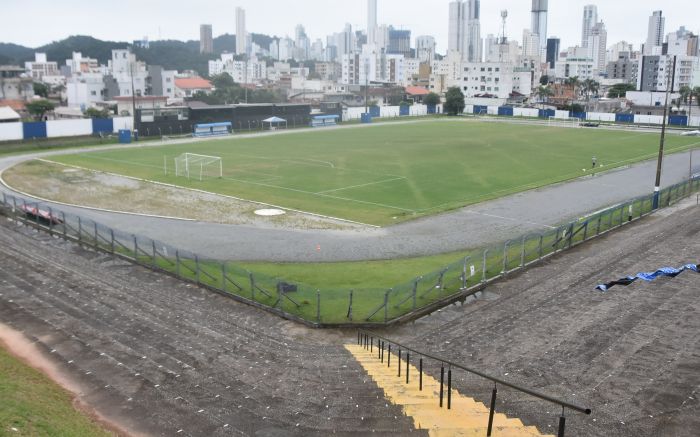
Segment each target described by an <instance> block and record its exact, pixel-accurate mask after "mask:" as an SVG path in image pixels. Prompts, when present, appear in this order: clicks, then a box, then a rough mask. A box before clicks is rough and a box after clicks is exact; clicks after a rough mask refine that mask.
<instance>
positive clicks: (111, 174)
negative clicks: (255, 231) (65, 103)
mask: <svg viewBox="0 0 700 437" xmlns="http://www.w3.org/2000/svg"><path fill="white" fill-rule="evenodd" d="M35 159H36V160H37V161H43V162H46V163H49V164H57V165H61V166H64V167H69V168H77V169H80V170H84V171H88V172H92V173H102V174H106V175H110V176H118V177H122V178H126V179H131V180H134V181H139V182H148V183H150V184H155V185H160V186H163V187H168V188H176V189H179V190H188V191H192V192H195V193H203V194H208V195H210V196H220V197H224V198H227V199H232V200H238V201H240V202H248V203H252V204H254V205H260V206H264V207H268V208H277V209H282V210H285V211H291V212H296V213H299V214H305V215H309V216H312V217H319V218H324V219H328V220H336V221H339V222H343V223H351V224H354V225H360V226H367V227H370V228H376V229H379V228H381V226H377V225H371V224H368V223H362V222H358V221H354V220H348V219H344V218H340V217H333V216H330V215H323V214H317V213H314V212H308V211H302V210H300V209H293V208H287V207H286V206H280V205H275V204H272V203H265V202H259V201H257V200H248V199H244V198H242V197H235V196H230V195H228V194H220V193H212V192H211V191H205V190H199V189H197V188H189V187H183V186H180V185H174V184H168V183H165V182H158V181H152V180H150V179H142V178H137V177H133V176H125V175H122V174H118V173H111V172H107V171H99V170H93V169H90V168H85V167H81V166H78V165H71V164H64V163H61V162H55V161H50V160H47V159H43V158H35ZM0 174H1V173H0ZM224 179H227V178H224ZM232 180H234V181H235V179H232ZM239 182H243V183H252V182H249V181H239ZM3 185H5V186H6V187H7V188H9V189H10V190H15V189H14V188H12V187H11V186H9V185H7V184H4V183H3ZM273 187H274V186H273ZM15 191H17V192H18V193H19V191H18V190H15ZM310 194H313V193H310ZM29 196H30V197H36V196H32V195H29ZM328 197H332V196H328ZM349 200H352V199H349ZM49 202H54V201H53V200H49ZM54 203H58V202H54ZM74 206H76V207H78V208H86V209H96V208H90V207H86V206H81V205H74ZM96 210H98V211H101V210H100V209H96ZM104 211H107V212H112V211H108V210H104ZM113 212H117V213H121V214H132V213H127V212H124V211H113ZM136 215H138V214H136ZM173 218H175V219H177V217H173ZM179 220H187V221H197V220H193V219H179Z"/></svg>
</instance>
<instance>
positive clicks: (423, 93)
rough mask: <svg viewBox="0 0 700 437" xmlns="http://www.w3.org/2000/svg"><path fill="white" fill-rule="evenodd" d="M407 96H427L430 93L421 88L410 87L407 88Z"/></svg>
mask: <svg viewBox="0 0 700 437" xmlns="http://www.w3.org/2000/svg"><path fill="white" fill-rule="evenodd" d="M406 94H409V95H411V96H427V95H428V94H430V91H428V90H427V89H425V88H423V87H420V86H409V87H406Z"/></svg>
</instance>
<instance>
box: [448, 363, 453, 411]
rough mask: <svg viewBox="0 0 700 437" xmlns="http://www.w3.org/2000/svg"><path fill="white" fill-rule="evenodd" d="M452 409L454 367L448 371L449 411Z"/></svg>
mask: <svg viewBox="0 0 700 437" xmlns="http://www.w3.org/2000/svg"><path fill="white" fill-rule="evenodd" d="M451 408H452V367H449V368H448V369H447V409H448V410H449V409H451Z"/></svg>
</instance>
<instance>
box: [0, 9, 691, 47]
mask: <svg viewBox="0 0 700 437" xmlns="http://www.w3.org/2000/svg"><path fill="white" fill-rule="evenodd" d="M378 4H379V7H378V8H379V11H378V15H379V17H378V21H379V23H380V24H381V23H386V24H393V25H394V26H395V27H397V28H404V29H409V30H411V31H412V34H411V36H412V38H413V39H414V41H413V42H412V44H413V43H414V42H415V37H416V36H418V35H434V36H435V37H436V39H437V42H438V52H441V53H443V52H444V51H445V49H446V47H447V19H448V4H449V0H431V1H426V0H378ZM586 4H596V5H597V6H598V14H599V17H600V19H602V20H603V21H604V22H605V24H606V26H607V29H608V44H609V45H611V44H613V43H615V42H618V41H622V40H627V41H629V42H631V43H633V44H635V46H636V47H638V46H639V44H640V43H641V42H643V41H644V40H646V33H647V24H648V17H649V15H651V13H652V11H654V10H657V9H662V10H663V12H664V15H665V16H666V17H667V18H666V31H665V32H666V33H669V32H670V31H673V30H676V29H678V27H679V26H681V25H685V26H686V27H687V28H688V29H689V30H691V31H693V32H695V33H699V32H700V1H698V0H605V1H602V0H599V1H597V2H595V1H590V0H549V30H548V36H558V37H560V38H561V39H562V48H563V47H568V46H572V45H576V44H580V39H581V36H580V35H581V19H582V13H583V6H584V5H586ZM237 6H240V7H242V8H244V9H245V10H246V14H247V27H248V31H249V32H257V33H265V34H269V35H277V36H284V35H291V36H293V35H294V27H295V26H296V25H297V24H303V25H304V27H305V28H306V31H307V34H308V35H309V37H310V38H311V39H312V40H315V39H316V38H321V39H323V41H324V44H325V37H326V35H328V34H331V33H334V32H338V31H340V30H342V29H343V26H344V24H345V23H350V24H352V25H353V27H354V28H362V29H364V28H366V23H367V18H366V17H367V1H366V0H294V1H283V0H227V1H223V0H198V1H194V2H192V1H188V2H180V1H173V0H119V1H114V0H61V1H56V0H0V42H12V43H17V44H22V45H27V46H30V47H37V46H40V45H43V44H46V43H48V42H51V41H54V40H59V39H62V38H65V37H67V36H70V35H77V34H80V35H92V36H94V37H96V38H100V39H107V40H117V41H132V40H134V39H140V38H141V37H143V36H148V37H149V38H150V39H151V40H156V39H181V40H186V39H194V40H196V39H199V25H200V24H201V23H209V24H212V25H213V26H214V35H215V36H216V35H220V34H223V33H235V8H236V7H237ZM530 6H531V1H530V0H483V1H482V2H481V32H482V37H485V36H486V35H487V34H489V33H493V34H498V33H499V32H500V26H501V19H500V11H501V10H502V9H507V10H508V13H509V17H508V29H507V33H508V36H509V37H510V38H511V39H517V40H518V41H522V32H523V29H525V28H529V27H530Z"/></svg>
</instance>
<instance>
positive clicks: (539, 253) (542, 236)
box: [537, 234, 544, 259]
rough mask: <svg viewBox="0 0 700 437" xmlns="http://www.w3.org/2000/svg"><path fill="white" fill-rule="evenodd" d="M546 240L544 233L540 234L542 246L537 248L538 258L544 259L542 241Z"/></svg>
mask: <svg viewBox="0 0 700 437" xmlns="http://www.w3.org/2000/svg"><path fill="white" fill-rule="evenodd" d="M543 241H544V234H540V246H539V248H538V249H537V254H538V259H542V243H543Z"/></svg>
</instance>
